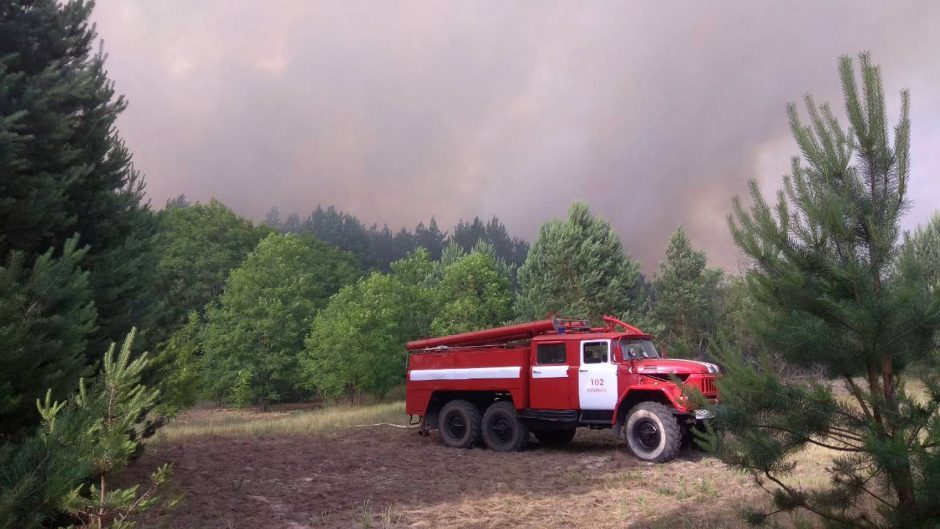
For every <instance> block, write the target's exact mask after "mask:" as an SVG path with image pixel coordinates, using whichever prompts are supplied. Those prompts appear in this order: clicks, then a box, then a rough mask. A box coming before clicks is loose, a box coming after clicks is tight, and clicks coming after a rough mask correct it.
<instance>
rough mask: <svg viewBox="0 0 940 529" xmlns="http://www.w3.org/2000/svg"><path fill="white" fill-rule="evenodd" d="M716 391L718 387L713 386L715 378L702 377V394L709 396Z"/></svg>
mask: <svg viewBox="0 0 940 529" xmlns="http://www.w3.org/2000/svg"><path fill="white" fill-rule="evenodd" d="M717 393H718V387H717V386H715V379H713V378H703V379H702V394H703V395H705V396H707V397H711V396H714V395H715V394H717Z"/></svg>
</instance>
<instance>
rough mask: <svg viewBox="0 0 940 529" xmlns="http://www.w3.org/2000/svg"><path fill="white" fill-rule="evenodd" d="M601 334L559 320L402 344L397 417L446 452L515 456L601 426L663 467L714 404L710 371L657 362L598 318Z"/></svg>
mask: <svg viewBox="0 0 940 529" xmlns="http://www.w3.org/2000/svg"><path fill="white" fill-rule="evenodd" d="M604 322H605V324H606V326H604V327H592V326H591V325H589V324H588V323H586V322H584V321H580V320H563V319H559V318H552V319H546V320H541V321H534V322H530V323H522V324H518V325H510V326H506V327H498V328H494V329H486V330H482V331H475V332H468V333H463V334H455V335H452V336H444V337H440V338H428V339H423V340H417V341H413V342H409V343H408V344H407V348H408V350H409V352H410V354H409V357H408V379H407V388H406V412H407V413H408V414H409V415H411V416H413V417H414V416H417V417H420V428H419V432H421V433H422V434H425V435H427V434H428V433H429V432H430V431H432V430H435V429H436V430H439V432H440V436H441V439H442V440H443V442H444V443H445V444H446V445H448V446H452V447H456V448H470V447H473V446H478V445H481V444H485V445H486V446H487V447H488V448H490V449H491V450H497V451H512V450H521V449H523V448H524V447H525V446H526V445H527V444H528V442H529V433H530V432H531V433H532V434H534V435H535V437H536V439H538V441H539V442H540V443H542V444H543V445H561V444H564V443H567V442H569V441H571V439H572V438H573V437H574V434H575V430H576V429H577V428H578V427H579V426H581V427H589V428H596V429H599V428H611V429H612V430H613V432H614V434H615V435H617V436H618V437H619V438H621V439H624V440H626V442H627V445H628V446H629V447H630V450H631V451H632V452H633V454H634V455H636V457H638V458H640V459H643V460H645V461H653V462H664V461H668V460H670V459H672V458H673V457H675V455H676V454H677V453H678V451H679V448H680V446H681V444H682V440H683V437H684V436H685V435H686V434H687V432H688V429H689V427H690V426H692V425H694V424H695V422H696V421H701V420H703V419H705V418H707V415H708V412H707V411H706V410H695V409H693V408H694V406H692V404H691V401H690V399H689V395H688V393H689V391H687V388H689V387H694V388H695V389H696V390H698V391H699V392H701V394H702V395H703V396H704V397H705V398H707V399H710V400H712V401H717V398H718V391H717V388H716V386H715V379H716V377H718V374H719V369H718V366H716V365H714V364H709V363H706V362H694V361H691V360H676V359H667V358H663V357H662V356H661V355H660V352H659V351H658V350H657V348H656V346H655V345H654V344H653V337H652V336H651V335H649V334H646V333H644V332H643V331H641V330H640V329H637V328H636V327H634V326H632V325H629V324H627V323H624V322H622V321H619V320H617V319H614V318H612V317H605V318H604Z"/></svg>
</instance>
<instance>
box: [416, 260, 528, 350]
mask: <svg viewBox="0 0 940 529" xmlns="http://www.w3.org/2000/svg"><path fill="white" fill-rule="evenodd" d="M510 289H511V281H510V276H509V273H508V267H505V266H503V267H500V263H499V262H498V261H497V260H496V258H495V257H494V256H493V255H492V254H490V253H486V252H484V251H475V252H472V253H469V254H467V255H464V256H462V257H460V258H458V259H457V260H456V261H455V262H453V263H452V264H450V265H448V266H446V267H444V269H443V274H442V277H441V279H440V282H439V283H438V284H437V285H436V287H435V288H434V296H435V298H436V300H437V303H436V305H437V307H439V308H438V311H437V312H436V315H435V317H434V320H433V321H432V323H431V334H433V335H437V336H442V335H447V334H456V333H461V332H467V331H471V330H476V329H484V328H487V327H495V326H498V325H501V324H503V323H505V322H507V321H509V320H510V319H512V295H511V292H510Z"/></svg>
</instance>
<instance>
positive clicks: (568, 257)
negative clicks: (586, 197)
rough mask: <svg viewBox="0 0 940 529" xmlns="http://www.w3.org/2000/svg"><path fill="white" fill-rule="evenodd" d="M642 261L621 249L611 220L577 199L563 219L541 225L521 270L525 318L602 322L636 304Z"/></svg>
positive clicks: (521, 305) (521, 303) (520, 307)
mask: <svg viewBox="0 0 940 529" xmlns="http://www.w3.org/2000/svg"><path fill="white" fill-rule="evenodd" d="M639 275H640V272H639V265H638V264H637V263H636V262H635V261H633V260H631V259H630V258H629V257H628V256H627V255H626V254H625V253H624V250H623V246H622V245H621V243H620V238H619V237H617V234H616V233H614V231H613V229H612V228H611V227H610V224H609V223H607V221H605V220H603V219H601V218H599V217H595V216H593V215H592V214H591V212H590V210H589V209H588V207H587V206H586V205H584V204H581V203H575V204H573V205H572V206H571V209H570V210H569V211H568V218H567V219H565V220H559V219H554V220H551V221H549V222H547V223H546V224H544V225H543V226H542V228H541V229H540V230H539V237H538V239H537V240H536V241H535V243H534V244H533V245H532V248H531V250H529V254H528V257H527V258H526V261H525V264H523V265H522V267H521V268H520V269H519V282H520V285H521V288H522V291H521V293H520V295H519V299H518V310H519V315H520V317H521V318H543V317H545V316H546V315H548V314H553V313H554V314H560V315H563V316H574V317H587V318H591V319H594V320H599V319H600V318H601V317H602V316H603V315H605V314H620V313H622V312H624V311H626V310H628V309H630V308H631V307H632V305H633V303H632V301H631V300H630V291H631V289H632V288H633V287H634V285H635V284H636V282H637V280H638V278H639Z"/></svg>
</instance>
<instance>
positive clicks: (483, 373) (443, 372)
mask: <svg viewBox="0 0 940 529" xmlns="http://www.w3.org/2000/svg"><path fill="white" fill-rule="evenodd" d="M519 370H520V367H519V366H507V367H471V368H463V369H412V370H411V372H409V373H408V376H409V378H410V379H411V380H412V381H414V382H417V381H421V380H473V379H480V378H519Z"/></svg>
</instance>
